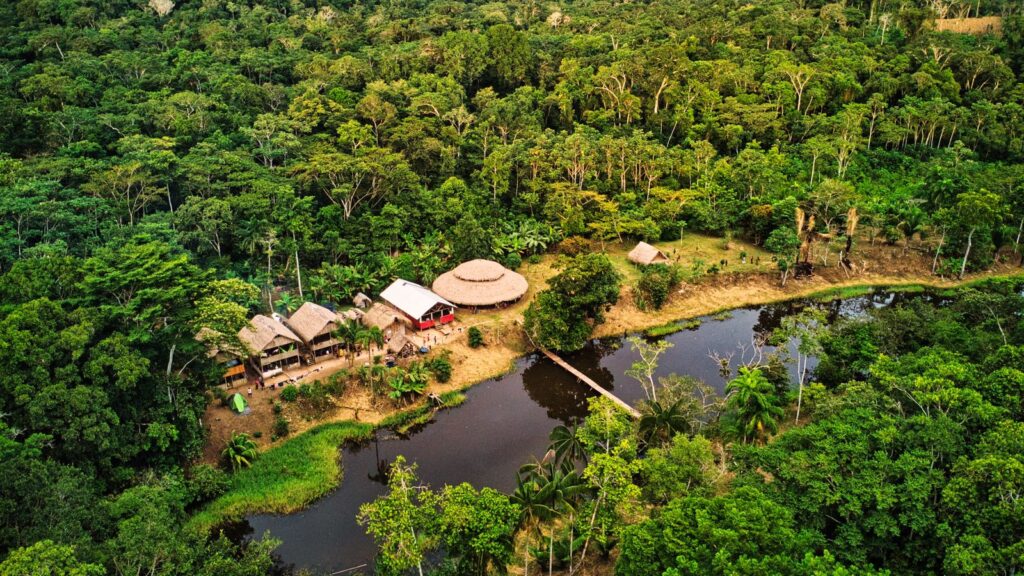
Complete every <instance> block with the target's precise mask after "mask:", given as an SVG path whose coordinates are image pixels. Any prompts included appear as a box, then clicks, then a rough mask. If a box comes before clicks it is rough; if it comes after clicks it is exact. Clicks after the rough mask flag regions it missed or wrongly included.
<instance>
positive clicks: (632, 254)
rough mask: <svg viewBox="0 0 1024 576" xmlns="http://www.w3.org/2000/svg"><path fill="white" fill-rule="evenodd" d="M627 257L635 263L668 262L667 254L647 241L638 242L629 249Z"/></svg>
mask: <svg viewBox="0 0 1024 576" xmlns="http://www.w3.org/2000/svg"><path fill="white" fill-rule="evenodd" d="M629 259H630V260H632V261H633V262H636V263H637V264H643V265H647V264H661V263H664V262H668V256H665V253H664V252H662V251H661V250H658V249H657V248H655V247H654V246H651V245H650V244H648V243H647V242H640V243H639V244H637V245H636V248H633V249H632V250H630V251H629Z"/></svg>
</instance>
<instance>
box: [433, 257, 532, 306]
mask: <svg viewBox="0 0 1024 576" xmlns="http://www.w3.org/2000/svg"><path fill="white" fill-rule="evenodd" d="M528 287H529V285H528V284H527V283H526V278H523V275H522V274H518V273H516V272H513V271H511V270H509V269H508V268H505V267H504V266H502V265H501V264H498V263H497V262H494V261H491V260H470V261H469V262H464V263H462V264H459V265H458V266H456V267H455V269H454V270H452V271H450V272H445V273H444V274H441V275H440V276H438V277H437V280H434V285H433V289H434V292H436V293H437V294H438V295H439V296H441V297H442V298H444V299H446V300H448V301H450V302H453V303H455V304H457V305H459V306H497V305H499V304H506V303H508V302H515V301H516V300H519V299H520V298H522V297H523V294H526V289H527V288H528Z"/></svg>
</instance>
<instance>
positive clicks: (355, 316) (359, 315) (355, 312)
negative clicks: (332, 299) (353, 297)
mask: <svg viewBox="0 0 1024 576" xmlns="http://www.w3.org/2000/svg"><path fill="white" fill-rule="evenodd" d="M364 314H366V313H365V312H363V311H362V310H360V309H359V308H349V309H348V310H345V311H344V312H338V317H339V318H341V320H342V321H343V322H344V321H347V320H357V321H358V320H362V319H363V315H364Z"/></svg>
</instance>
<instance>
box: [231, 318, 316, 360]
mask: <svg viewBox="0 0 1024 576" xmlns="http://www.w3.org/2000/svg"><path fill="white" fill-rule="evenodd" d="M238 339H239V340H241V341H242V343H243V344H245V346H246V347H247V348H248V349H249V350H251V351H252V352H253V353H259V352H261V351H263V350H266V349H268V348H273V347H275V346H285V345H287V344H298V343H300V342H301V341H300V340H299V337H298V336H296V335H295V333H294V332H292V331H291V330H289V329H288V327H287V326H285V325H284V324H283V323H281V322H278V321H277V320H274V319H273V318H268V317H266V316H264V315H262V314H257V315H256V316H253V318H252V320H250V321H249V325H248V326H246V327H244V328H242V329H241V330H239V331H238Z"/></svg>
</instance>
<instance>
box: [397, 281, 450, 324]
mask: <svg viewBox="0 0 1024 576" xmlns="http://www.w3.org/2000/svg"><path fill="white" fill-rule="evenodd" d="M380 297H381V298H383V299H384V301H385V302H387V303H388V304H390V305H391V306H393V307H395V308H396V309H397V310H398V311H400V312H401V313H402V314H404V315H405V316H406V317H407V318H408V319H409V320H410V321H411V323H412V326H413V328H416V329H417V330H426V329H427V328H432V327H434V326H438V325H441V324H447V323H448V322H451V321H452V320H454V319H455V305H454V304H452V303H451V302H449V301H447V300H445V299H444V298H441V297H440V296H438V295H437V294H435V293H433V292H431V291H430V290H428V289H426V288H424V287H423V286H420V285H419V284H417V283H415V282H409V281H408V280H402V279H401V278H399V279H398V280H395V281H394V282H392V283H391V285H390V286H388V287H387V288H385V289H384V291H383V292H381V293H380Z"/></svg>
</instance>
